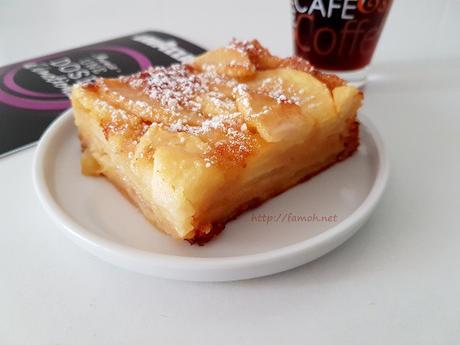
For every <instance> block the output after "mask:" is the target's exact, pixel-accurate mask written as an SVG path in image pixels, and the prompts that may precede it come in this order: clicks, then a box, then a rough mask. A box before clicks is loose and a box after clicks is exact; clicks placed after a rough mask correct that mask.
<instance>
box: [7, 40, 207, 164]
mask: <svg viewBox="0 0 460 345" xmlns="http://www.w3.org/2000/svg"><path fill="white" fill-rule="evenodd" d="M203 51H204V49H202V48H200V47H198V46H196V45H194V44H192V43H190V42H187V41H185V40H183V39H181V38H178V37H175V36H172V35H169V34H166V33H162V32H156V31H146V32H141V33H137V34H133V35H129V36H125V37H121V38H116V39H113V40H110V41H106V42H101V43H96V44H92V45H89V46H85V47H80V48H76V49H72V50H67V51H64V52H60V53H56V54H52V55H47V56H43V57H38V58H35V59H31V60H27V61H23V62H19V63H16V64H13V65H8V66H5V67H0V157H2V156H3V155H6V154H8V153H12V152H14V151H16V150H18V149H21V148H25V147H28V146H29V145H31V144H33V143H35V142H36V141H37V140H38V139H39V138H40V136H41V135H42V133H43V132H44V131H45V129H46V128H47V126H48V125H49V124H50V123H51V122H52V121H53V120H54V119H55V118H56V117H57V116H59V115H60V114H61V113H62V112H63V111H64V110H65V109H68V108H69V107H70V101H69V99H68V97H67V96H66V94H67V93H68V91H69V89H70V86H71V85H72V84H74V83H76V82H84V81H90V80H92V79H95V78H97V77H116V76H119V75H128V74H132V73H135V72H138V71H140V70H143V69H146V68H147V67H149V66H151V65H155V66H167V65H170V64H172V63H177V62H186V61H187V60H189V59H191V58H192V57H193V56H195V55H198V54H200V53H202V52H203Z"/></svg>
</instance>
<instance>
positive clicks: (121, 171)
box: [71, 41, 362, 244]
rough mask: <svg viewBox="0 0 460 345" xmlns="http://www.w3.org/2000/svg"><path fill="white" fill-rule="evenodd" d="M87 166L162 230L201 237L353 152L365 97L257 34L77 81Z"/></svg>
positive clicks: (77, 112)
mask: <svg viewBox="0 0 460 345" xmlns="http://www.w3.org/2000/svg"><path fill="white" fill-rule="evenodd" d="M71 99H72V106H73V109H74V115H75V123H76V126H77V128H78V133H79V137H80V140H81V144H82V151H83V153H82V171H83V173H85V174H87V175H104V176H106V177H107V178H108V179H109V180H110V181H111V182H112V183H113V184H115V185H116V186H117V187H118V188H119V189H120V190H121V191H122V192H124V194H125V195H127V196H128V197H129V198H130V199H131V200H132V201H133V203H134V204H135V205H137V206H138V207H139V209H140V210H141V211H142V213H143V214H144V216H145V217H146V218H147V219H148V220H149V221H151V222H152V223H153V224H154V225H155V226H156V227H157V228H158V229H160V230H162V231H164V232H166V233H168V234H170V235H172V236H173V237H175V238H179V239H185V240H188V241H190V242H191V243H198V244H203V243H205V242H207V241H208V240H210V239H211V238H212V237H213V236H214V235H216V234H218V233H219V232H220V231H221V230H222V229H223V228H224V226H225V224H226V222H228V221H229V220H231V219H233V218H235V217H236V216H238V215H239V214H240V213H242V212H244V211H245V210H247V209H249V208H252V207H255V206H257V205H259V204H260V203H262V202H264V201H266V200H268V199H270V198H272V197H274V196H276V195H277V194H279V193H282V192H283V191H285V190H287V189H289V188H291V187H293V186H295V185H296V184H298V183H300V182H302V181H305V180H306V179H308V178H310V177H311V176H313V175H315V174H317V173H318V172H320V171H322V170H324V169H325V168H327V167H329V166H331V165H333V164H334V163H336V162H338V161H340V160H343V159H345V158H347V157H348V156H350V155H351V154H353V152H354V151H355V150H356V149H357V147H358V144H359V124H358V122H357V119H356V112H357V110H358V108H359V106H360V104H361V100H362V94H361V92H360V91H359V90H357V89H356V88H354V87H352V86H348V85H346V84H345V83H344V82H343V81H342V80H340V79H338V78H337V77H335V76H332V75H326V74H322V73H320V72H318V71H316V70H314V69H313V68H312V67H311V66H310V65H309V64H308V63H307V62H306V61H304V60H301V59H298V58H288V59H279V58H277V57H274V56H272V55H271V54H270V53H269V52H268V51H267V50H266V49H265V48H263V47H261V46H260V44H259V43H258V42H257V41H251V42H233V43H232V44H231V45H229V46H227V47H225V48H221V49H217V50H214V51H210V52H208V53H205V54H204V55H202V56H199V57H197V58H196V59H195V60H194V61H193V62H192V63H191V64H189V65H173V66H171V67H167V68H165V67H154V68H150V69H149V70H147V71H143V72H140V73H137V74H134V75H132V76H128V77H121V78H117V79H99V80H97V81H95V82H94V83H91V84H86V85H77V86H75V87H74V88H73V90H72V94H71Z"/></svg>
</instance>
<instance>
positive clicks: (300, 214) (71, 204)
mask: <svg viewBox="0 0 460 345" xmlns="http://www.w3.org/2000/svg"><path fill="white" fill-rule="evenodd" d="M360 121H361V123H362V126H361V146H360V148H359V150H358V152H357V153H356V154H354V155H353V156H352V157H351V158H349V159H347V160H346V161H344V162H341V163H339V164H336V165H334V166H333V167H331V168H330V169H327V170H326V171H324V172H322V173H321V174H319V175H318V176H316V177H314V178H312V179H311V180H309V181H307V182H306V183H302V184H300V185H298V186H296V187H294V188H292V189H290V190H289V191H287V192H285V193H283V194H281V195H279V196H277V197H276V198H274V199H272V200H270V201H268V202H266V203H265V204H263V205H262V206H260V207H258V208H256V209H253V210H250V211H248V212H246V213H244V214H243V215H241V216H240V217H238V218H237V219H236V220H234V221H232V222H230V223H228V224H227V227H226V229H225V230H224V231H223V232H222V233H221V234H220V235H219V236H217V237H216V238H214V240H212V241H211V242H209V243H208V244H206V245H205V246H203V247H199V246H196V245H194V246H191V245H190V244H189V243H188V242H186V241H178V240H174V239H172V238H170V237H169V236H167V235H165V234H163V233H162V232H160V231H158V230H156V229H155V228H154V227H153V226H152V225H151V224H150V223H149V222H147V221H146V220H145V219H144V217H143V215H142V214H141V213H140V211H139V210H137V209H136V208H135V207H134V206H133V205H132V204H130V202H129V201H128V200H127V199H125V198H124V197H123V195H122V194H121V193H120V192H118V191H117V190H116V189H115V187H114V186H112V185H111V184H110V183H109V182H108V181H107V180H106V179H104V178H103V177H87V176H83V175H82V174H81V172H80V144H79V141H78V139H77V131H76V128H75V126H74V124H73V115H72V111H71V110H69V111H67V112H65V113H64V114H63V115H62V116H60V117H59V118H58V119H57V120H56V121H55V122H54V123H53V124H52V125H51V126H50V127H49V128H48V130H47V131H46V133H45V134H44V135H43V137H42V139H41V141H40V143H39V145H38V148H37V151H36V156H35V162H34V172H33V173H34V181H35V187H36V190H37V193H38V196H39V198H40V200H41V202H42V204H43V206H44V207H45V209H46V210H47V211H48V213H49V214H50V215H51V216H52V218H53V219H54V220H55V221H56V222H57V223H58V224H60V225H61V226H62V228H63V229H65V231H66V233H67V234H68V235H70V237H71V238H72V239H73V240H75V241H76V242H77V243H78V244H79V245H81V246H82V247H83V248H85V249H87V250H89V251H90V252H91V253H93V254H95V255H96V256H98V257H100V258H101V259H103V260H106V261H108V262H111V263H112V264H115V265H117V266H121V267H124V268H126V269H129V270H133V271H137V272H140V273H144V274H151V275H154V276H157V277H164V278H171V279H180V280H195V281H226V280H237V279H247V278H254V277H260V276H264V275H269V274H273V273H277V272H281V271H285V270H288V269H290V268H294V267H296V266H300V265H303V264H305V263H307V262H309V261H312V260H314V259H316V258H318V257H320V256H322V255H324V254H326V253H327V252H329V251H331V250H332V249H334V248H336V247H337V246H339V245H340V244H342V243H343V242H344V241H345V240H347V239H348V238H349V237H351V236H352V235H353V234H354V233H355V232H356V231H357V230H358V229H359V227H360V226H362V225H363V223H364V222H365V221H366V220H367V218H368V217H369V215H370V214H371V212H372V211H373V209H374V208H375V206H376V205H377V202H378V200H379V199H380V197H381V195H382V192H383V190H384V188H385V184H386V180H387V177H388V162H387V159H386V157H385V153H384V149H383V144H382V140H381V138H380V136H379V134H378V132H377V130H376V129H375V128H374V126H373V125H372V124H371V123H370V121H369V120H368V119H367V118H366V117H364V116H360Z"/></svg>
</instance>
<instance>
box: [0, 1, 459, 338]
mask: <svg viewBox="0 0 460 345" xmlns="http://www.w3.org/2000/svg"><path fill="white" fill-rule="evenodd" d="M459 18H460V1H458V0H436V1H428V0H401V1H396V3H395V5H394V7H393V11H392V13H391V15H390V18H389V20H388V25H387V28H386V30H385V32H384V35H383V38H382V40H381V44H380V46H379V49H378V52H377V54H376V56H375V59H374V66H373V72H372V76H371V80H370V83H369V85H368V87H367V89H366V101H365V106H364V109H363V111H365V112H366V113H367V114H368V115H369V116H370V117H371V118H372V119H373V120H374V122H375V123H376V125H377V127H378V128H379V129H380V130H381V132H382V135H383V137H384V139H385V141H386V144H387V147H388V153H389V156H390V160H391V165H392V173H391V178H390V180H389V184H388V189H387V191H386V193H385V195H384V197H383V200H382V202H381V204H380V206H379V207H378V209H377V211H376V212H375V214H374V215H373V216H372V218H371V220H370V221H369V223H368V224H367V225H365V226H364V228H363V229H361V231H360V232H359V233H358V234H357V235H355V236H354V237H353V238H352V239H351V240H350V241H348V242H347V243H346V244H345V245H343V246H342V247H340V248H339V249H337V250H335V251H334V252H332V253H330V254H329V255H326V256H325V257H323V258H321V259H319V260H317V261H315V262H313V263H311V264H308V265H306V266H303V267H300V268H298V269H295V270H292V271H289V272H285V273H282V274H278V275H275V276H271V277H266V278H262V279H254V280H249V281H241V282H233V283H212V284H211V283H204V284H203V283H184V282H177V281H167V280H161V279H155V278H152V277H148V276H143V275H139V274H136V273H131V272H128V271H125V270H122V269H119V268H116V267H113V266H111V265H109V264H107V263H105V262H102V261H100V260H99V259H97V258H95V257H93V256H91V255H90V254H88V253H87V252H85V251H83V250H82V249H80V248H79V247H77V246H76V245H74V244H73V243H72V242H71V241H70V240H68V238H67V237H66V236H65V235H64V233H63V232H62V231H61V230H60V229H59V228H58V227H57V226H56V225H55V224H54V223H53V222H52V221H51V219H50V218H49V217H48V216H47V214H45V212H44V210H43V209H42V207H41V206H40V204H39V202H38V200H37V197H36V196H35V193H34V190H33V186H32V179H31V163H32V158H33V155H34V150H35V149H34V148H32V149H28V150H26V151H23V152H21V153H18V154H15V155H12V156H9V157H6V158H3V159H0V235H1V240H0V277H1V278H0V344H2V345H3V344H5V345H6V344H8V345H9V344H33V345H41V344H46V345H50V344H75V345H77V344H78V345H81V344H98V345H103V344H110V345H115V344H185V343H186V344H337V345H344V344H350V345H358V344H363V345H368V344H381V345H389V344H393V345H395V344H418V345H421V344H443V345H446V344H459V342H460V226H459V225H460V216H459V209H460V182H459V178H460V157H459V149H460V86H459V85H460V83H459V80H460V39H459V38H458V34H459V33H460V20H459ZM254 21H255V22H254ZM149 28H151V29H160V30H165V31H170V32H173V33H176V34H179V35H181V36H184V37H187V38H189V39H192V40H194V41H196V42H197V43H199V44H202V45H203V46H206V47H216V46H218V45H221V44H223V43H224V42H226V41H227V40H228V39H229V38H231V37H232V36H236V37H239V38H251V37H258V38H260V39H261V41H262V42H263V43H265V44H266V45H267V46H269V47H270V48H271V49H272V50H273V51H275V52H276V53H278V54H283V55H287V54H289V53H290V50H291V36H290V35H291V29H290V8H289V5H288V1H270V2H269V1H249V0H242V1H225V2H224V1H198V0H196V1H183V2H182V3H179V2H176V1H166V0H165V1H153V0H150V1H137V0H130V1H124V2H122V3H120V4H116V5H115V2H114V1H90V0H80V1H77V2H75V1H74V2H70V1H68V2H64V1H57V0H56V1H38V0H36V1H23V0H19V1H18V0H2V1H1V2H0V64H6V63H12V62H15V61H18V60H22V59H26V58H30V57H33V56H37V55H42V54H44V53H49V52H53V51H59V50H62V49H64V48H71V47H74V46H78V45H80V44H84V43H91V42H96V41H99V40H101V39H106V38H110V37H114V36H118V35H121V34H126V33H131V32H135V31H138V30H142V29H149Z"/></svg>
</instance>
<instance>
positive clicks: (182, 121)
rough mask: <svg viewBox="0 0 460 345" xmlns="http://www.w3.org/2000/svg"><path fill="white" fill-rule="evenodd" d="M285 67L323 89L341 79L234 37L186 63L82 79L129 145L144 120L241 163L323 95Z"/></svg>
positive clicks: (211, 156)
mask: <svg viewBox="0 0 460 345" xmlns="http://www.w3.org/2000/svg"><path fill="white" fill-rule="evenodd" d="M292 71H301V72H304V73H307V74H308V75H311V76H313V77H314V78H315V79H316V80H319V81H320V82H321V84H323V87H324V89H325V90H326V91H324V90H321V92H322V94H325V93H328V94H329V96H330V91H331V90H332V89H334V88H335V87H337V86H341V85H344V81H343V80H341V79H340V78H338V77H336V76H333V75H327V74H323V73H320V72H319V71H317V70H315V69H314V68H313V67H312V66H311V65H310V64H309V63H308V62H307V61H305V60H303V59H301V58H288V59H280V58H277V57H275V56H273V55H271V54H270V52H269V51H268V50H267V49H266V48H264V47H262V46H261V45H260V43H259V42H258V41H257V40H253V41H237V40H233V41H232V42H231V43H230V44H229V45H228V46H227V47H224V48H220V49H217V50H214V51H210V52H208V53H205V54H203V55H201V56H199V57H197V58H196V59H195V60H194V61H193V62H192V63H191V64H175V65H171V66H169V67H151V68H149V69H147V70H145V71H142V72H139V73H136V74H133V75H131V76H126V77H120V78H117V79H98V80H96V81H95V82H93V83H91V84H85V85H82V87H83V88H84V89H85V90H86V91H89V92H94V93H95V94H97V99H98V100H97V102H99V105H100V106H102V107H104V108H105V109H106V110H108V111H109V112H111V116H110V118H108V119H102V120H101V125H102V126H103V128H104V133H105V136H106V137H107V138H108V137H110V136H111V135H112V134H114V133H117V134H120V133H123V134H124V135H125V136H126V137H127V138H129V140H131V141H132V143H133V145H132V149H133V150H134V148H135V146H136V144H137V143H139V141H140V139H141V137H142V136H143V135H144V134H145V133H146V132H147V131H148V129H149V128H153V127H158V128H161V129H162V130H165V131H168V132H173V133H176V132H181V133H186V134H189V135H191V136H195V137H198V138H199V139H200V140H201V141H202V142H204V143H206V144H207V145H206V147H207V149H206V150H204V151H203V152H202V154H203V158H204V159H205V161H206V166H210V165H213V164H219V163H224V164H223V165H229V164H230V165H238V166H244V164H245V162H246V159H247V157H248V156H249V155H251V153H252V152H254V151H255V150H257V148H259V147H261V145H264V144H266V143H267V142H276V141H280V140H281V139H282V138H283V135H285V134H283V132H280V131H277V128H278V127H279V128H281V127H282V126H280V121H281V120H282V121H285V122H290V123H292V124H293V125H295V126H300V127H301V126H303V125H304V123H303V118H305V113H307V114H308V113H309V112H313V109H315V108H317V107H320V106H323V103H327V102H326V101H325V99H326V98H324V97H323V98H321V97H317V95H316V94H311V93H308V91H309V90H305V89H304V88H302V87H299V86H298V84H299V83H300V82H296V81H295V80H294V79H295V78H297V76H296V75H295V74H292ZM291 78H293V80H294V82H293V83H292V80H291ZM296 83H297V84H296ZM296 85H297V86H296ZM316 88H318V87H316ZM315 92H316V91H315ZM318 92H319V91H318ZM321 92H320V93H321ZM329 98H331V97H329ZM327 106H330V105H329V104H327ZM288 117H289V118H288ZM310 125H311V123H310ZM128 146H129V145H128Z"/></svg>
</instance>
